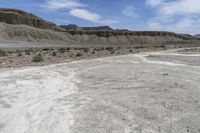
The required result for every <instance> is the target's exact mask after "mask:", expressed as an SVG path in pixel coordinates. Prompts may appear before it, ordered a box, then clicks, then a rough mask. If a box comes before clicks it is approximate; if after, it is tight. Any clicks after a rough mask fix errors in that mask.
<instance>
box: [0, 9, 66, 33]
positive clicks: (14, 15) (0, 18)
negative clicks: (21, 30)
mask: <svg viewBox="0 0 200 133" xmlns="http://www.w3.org/2000/svg"><path fill="white" fill-rule="evenodd" d="M0 22H4V23H7V24H24V25H29V26H33V27H37V28H41V29H53V30H58V31H61V30H62V28H60V27H59V26H57V25H56V24H54V23H51V22H48V21H45V20H43V19H41V18H40V17H38V16H35V15H34V14H31V13H27V12H24V11H21V10H17V9H6V8H1V9H0Z"/></svg>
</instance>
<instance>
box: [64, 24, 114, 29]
mask: <svg viewBox="0 0 200 133" xmlns="http://www.w3.org/2000/svg"><path fill="white" fill-rule="evenodd" d="M60 27H61V28H63V29H65V30H67V31H71V30H74V31H82V30H86V31H112V30H113V29H112V28H111V27H109V26H97V27H80V26H78V25H76V24H68V25H61V26H60Z"/></svg>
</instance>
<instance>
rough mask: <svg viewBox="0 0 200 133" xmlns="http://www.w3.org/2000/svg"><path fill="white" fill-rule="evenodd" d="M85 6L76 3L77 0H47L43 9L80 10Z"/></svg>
mask: <svg viewBox="0 0 200 133" xmlns="http://www.w3.org/2000/svg"><path fill="white" fill-rule="evenodd" d="M85 6H87V5H85V4H82V3H80V2H78V1H77V0H48V1H47V3H46V5H45V7H47V8H51V9H60V8H68V9H74V8H80V7H85Z"/></svg>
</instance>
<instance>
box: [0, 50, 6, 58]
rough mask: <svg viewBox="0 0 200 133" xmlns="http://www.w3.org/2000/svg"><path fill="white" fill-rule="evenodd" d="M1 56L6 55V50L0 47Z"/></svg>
mask: <svg viewBox="0 0 200 133" xmlns="http://www.w3.org/2000/svg"><path fill="white" fill-rule="evenodd" d="M1 56H6V51H4V50H1V49H0V57H1Z"/></svg>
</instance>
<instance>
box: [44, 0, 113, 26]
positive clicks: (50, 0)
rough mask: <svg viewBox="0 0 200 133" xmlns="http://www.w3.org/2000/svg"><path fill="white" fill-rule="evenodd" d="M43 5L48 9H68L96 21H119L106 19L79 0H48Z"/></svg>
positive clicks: (110, 22) (75, 15) (70, 12)
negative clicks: (88, 8)
mask: <svg viewBox="0 0 200 133" xmlns="http://www.w3.org/2000/svg"><path fill="white" fill-rule="evenodd" d="M43 6H44V7H46V8H48V9H66V11H68V13H69V14H70V15H71V16H74V17H77V18H80V19H84V20H87V21H90V22H94V23H100V24H107V25H109V24H112V23H116V22H117V21H115V20H109V19H104V18H102V17H101V15H99V14H97V13H94V12H91V11H89V10H87V7H88V5H86V4H84V3H81V2H80V1H79V0H47V2H46V4H45V5H43Z"/></svg>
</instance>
